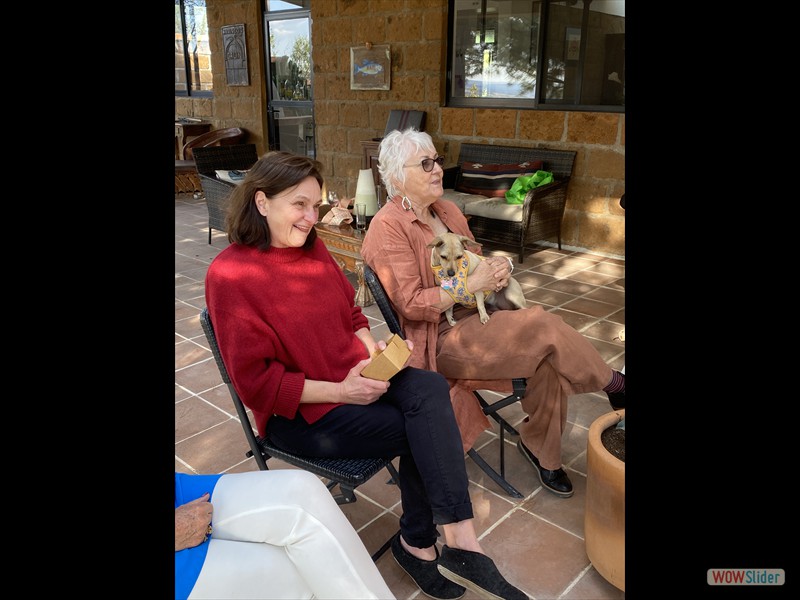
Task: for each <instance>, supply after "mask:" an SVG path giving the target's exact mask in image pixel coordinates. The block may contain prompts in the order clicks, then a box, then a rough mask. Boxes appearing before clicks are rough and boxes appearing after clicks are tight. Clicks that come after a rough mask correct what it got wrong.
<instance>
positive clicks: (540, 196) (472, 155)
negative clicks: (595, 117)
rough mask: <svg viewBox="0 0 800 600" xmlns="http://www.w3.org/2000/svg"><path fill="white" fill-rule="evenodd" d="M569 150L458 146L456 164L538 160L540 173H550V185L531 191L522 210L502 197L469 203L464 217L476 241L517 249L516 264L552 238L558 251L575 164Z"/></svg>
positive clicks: (486, 145) (465, 208)
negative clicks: (530, 248) (529, 250)
mask: <svg viewBox="0 0 800 600" xmlns="http://www.w3.org/2000/svg"><path fill="white" fill-rule="evenodd" d="M576 154H577V152H575V151H573V150H548V149H547V148H522V147H516V146H493V145H489V144H466V143H465V144H461V149H460V151H459V154H458V163H459V164H462V163H465V162H482V163H485V164H490V163H499V164H509V163H516V162H522V161H526V160H529V161H533V160H541V161H542V163H543V167H542V169H543V170H544V171H550V172H551V173H553V179H554V181H553V182H552V183H549V184H547V185H543V186H541V187H538V188H534V189H532V190H531V191H530V192H528V194H527V196H526V197H525V202H524V203H523V205H522V210H521V212H519V210H518V209H516V206H511V205H509V204H508V203H507V202H506V200H505V198H504V197H500V198H487V199H486V200H477V201H474V202H469V203H467V204H466V205H465V207H464V214H466V215H467V216H468V218H469V228H470V231H472V234H473V235H474V236H475V239H477V240H478V241H481V240H483V241H489V242H493V243H495V244H504V245H508V246H513V247H515V248H517V249H518V252H519V262H522V261H523V260H525V246H526V245H531V244H533V243H534V242H536V241H539V240H543V239H546V238H548V237H553V236H555V237H556V239H557V240H558V249H559V250H560V249H561V221H562V220H563V218H564V209H565V207H566V204H567V188H568V187H569V180H570V177H571V176H572V168H573V166H574V163H575V155H576Z"/></svg>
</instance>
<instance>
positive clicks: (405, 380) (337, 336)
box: [206, 152, 528, 600]
mask: <svg viewBox="0 0 800 600" xmlns="http://www.w3.org/2000/svg"><path fill="white" fill-rule="evenodd" d="M322 182H323V180H322V175H321V165H320V163H319V162H317V161H316V160H313V159H310V158H308V157H305V156H299V155H295V154H290V153H286V152H269V153H267V154H265V155H264V156H263V157H261V159H259V161H258V162H257V163H256V164H255V165H254V166H253V167H252V168H251V169H250V171H249V172H248V173H247V176H246V177H245V178H244V180H243V181H242V183H241V184H240V185H238V186H237V187H236V189H235V190H234V191H233V192H232V194H231V199H230V208H229V212H228V217H227V231H228V240H229V241H230V242H231V244H230V246H228V247H227V248H226V249H225V250H223V251H222V252H220V253H219V254H218V255H217V257H216V258H215V259H214V260H213V261H212V263H211V265H210V266H209V268H208V272H207V274H206V304H207V306H208V311H209V315H210V317H211V321H212V323H213V324H214V329H215V331H216V334H217V340H218V342H219V347H220V351H221V353H222V358H223V360H224V361H225V365H226V367H227V368H228V372H229V373H230V376H231V380H232V381H233V385H234V386H235V387H236V390H237V391H238V393H239V394H240V396H241V397H242V400H243V402H244V403H245V404H246V405H247V407H248V408H250V409H251V410H252V411H253V416H254V417H255V422H256V427H257V429H258V432H259V434H260V435H268V436H269V437H270V439H271V440H272V442H273V443H274V444H275V445H276V446H280V447H282V448H284V449H285V450H287V451H290V452H295V453H298V454H302V455H306V456H315V457H325V456H331V457H344V456H347V457H353V458H364V457H384V456H399V457H400V464H399V470H398V471H399V474H400V479H399V481H398V487H399V489H400V495H401V500H402V507H403V515H402V517H401V518H400V533H399V535H398V536H397V537H395V539H394V540H393V541H392V554H393V556H394V557H395V560H397V562H398V564H399V565H400V566H401V567H402V568H403V569H404V570H405V571H406V572H407V573H408V574H409V575H410V576H411V577H412V578H413V579H414V581H415V582H416V583H417V585H418V586H419V587H420V589H421V590H422V591H423V592H424V593H425V594H426V595H428V596H430V597H433V598H438V599H442V600H446V599H453V598H460V597H461V596H462V595H463V594H464V592H465V591H466V590H465V588H469V589H471V590H473V591H474V592H475V593H477V594H478V595H480V596H482V597H486V598H498V597H499V598H506V599H527V598H528V596H527V594H525V593H524V592H522V591H521V590H519V589H517V588H516V587H514V586H513V585H511V584H510V583H509V582H508V581H506V580H505V578H504V577H503V576H502V575H501V574H500V572H499V571H498V570H497V567H496V566H495V564H494V562H493V561H492V560H491V559H490V558H489V557H488V556H486V555H485V554H484V553H483V551H482V549H481V547H480V544H479V543H478V540H477V537H476V535H475V528H474V523H473V510H472V502H471V500H470V497H469V492H468V479H467V471H466V465H465V464H464V451H463V448H462V445H461V435H460V432H459V429H458V426H457V424H456V421H455V416H454V413H453V408H452V405H451V403H450V396H449V388H448V384H447V381H446V380H445V379H444V377H442V376H441V375H439V374H438V373H435V372H433V371H427V370H423V369H417V368H413V367H406V368H405V369H403V370H402V371H400V372H399V373H398V374H397V375H395V376H394V377H392V379H391V380H390V381H388V382H386V381H378V380H374V379H368V378H366V377H362V376H361V370H362V369H363V368H364V367H365V366H366V365H367V364H369V362H370V358H369V357H370V356H371V355H372V353H373V352H374V351H375V349H377V348H380V349H382V348H384V347H385V345H386V343H385V342H384V341H379V342H376V341H375V339H374V338H373V337H372V334H371V332H370V330H369V323H368V321H367V318H366V316H364V314H363V313H362V312H361V308H360V307H358V306H356V305H355V303H354V297H355V293H354V290H353V286H352V285H351V284H350V282H349V281H348V279H347V277H345V275H344V274H343V273H342V271H341V269H340V268H339V266H338V265H337V264H336V262H335V261H334V259H333V257H332V256H331V255H330V253H329V252H328V250H327V248H325V245H324V244H323V243H322V241H321V240H319V239H317V235H316V231H315V230H314V224H315V223H316V222H317V218H318V216H319V206H320V204H321V199H320V198H321V192H320V190H321V187H322ZM409 347H411V344H409ZM437 525H441V526H442V529H443V531H444V539H445V545H444V546H443V548H442V552H441V554H440V553H439V551H438V549H437V547H436V545H435V543H436V537H437V530H436V526H437Z"/></svg>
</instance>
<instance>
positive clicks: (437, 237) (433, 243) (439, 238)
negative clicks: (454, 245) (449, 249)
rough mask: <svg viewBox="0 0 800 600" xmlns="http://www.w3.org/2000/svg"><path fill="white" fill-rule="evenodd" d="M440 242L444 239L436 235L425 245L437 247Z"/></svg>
mask: <svg viewBox="0 0 800 600" xmlns="http://www.w3.org/2000/svg"><path fill="white" fill-rule="evenodd" d="M442 244H444V240H443V239H442V236H440V235H437V236H436V237H435V238H433V239H432V240H431V241H430V243H429V244H428V245H427V247H428V248H437V247H438V246H441V245H442Z"/></svg>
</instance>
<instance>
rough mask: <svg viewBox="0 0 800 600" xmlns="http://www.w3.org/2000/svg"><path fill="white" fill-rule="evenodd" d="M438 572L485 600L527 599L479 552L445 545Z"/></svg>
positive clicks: (525, 595)
mask: <svg viewBox="0 0 800 600" xmlns="http://www.w3.org/2000/svg"><path fill="white" fill-rule="evenodd" d="M439 572H440V573H441V574H442V575H444V576H445V577H447V578H448V579H449V580H451V581H454V582H456V583H458V584H461V585H463V586H465V587H466V588H468V589H469V590H470V591H472V592H475V593H476V594H478V595H479V596H480V597H481V598H487V599H488V600H529V598H528V594H526V593H525V592H523V591H522V590H520V589H519V588H516V587H514V586H513V585H511V584H510V583H509V582H508V581H506V579H505V577H503V576H502V575H501V574H500V571H498V570H497V567H496V566H495V564H494V561H493V560H492V559H491V558H489V557H488V556H486V555H485V554H481V553H480V552H471V551H470V550H460V549H458V548H450V547H449V546H444V547H443V548H442V556H441V558H440V559H439Z"/></svg>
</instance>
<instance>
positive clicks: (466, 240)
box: [458, 235, 483, 248]
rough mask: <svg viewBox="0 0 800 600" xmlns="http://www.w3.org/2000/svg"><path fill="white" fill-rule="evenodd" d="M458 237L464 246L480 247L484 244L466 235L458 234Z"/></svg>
mask: <svg viewBox="0 0 800 600" xmlns="http://www.w3.org/2000/svg"><path fill="white" fill-rule="evenodd" d="M458 239H459V241H460V242H461V243H462V244H463V245H464V246H477V247H478V248H480V247H481V246H483V244H481V243H479V242H476V241H475V240H471V239H469V238H468V237H467V236H465V235H460V236H458Z"/></svg>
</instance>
